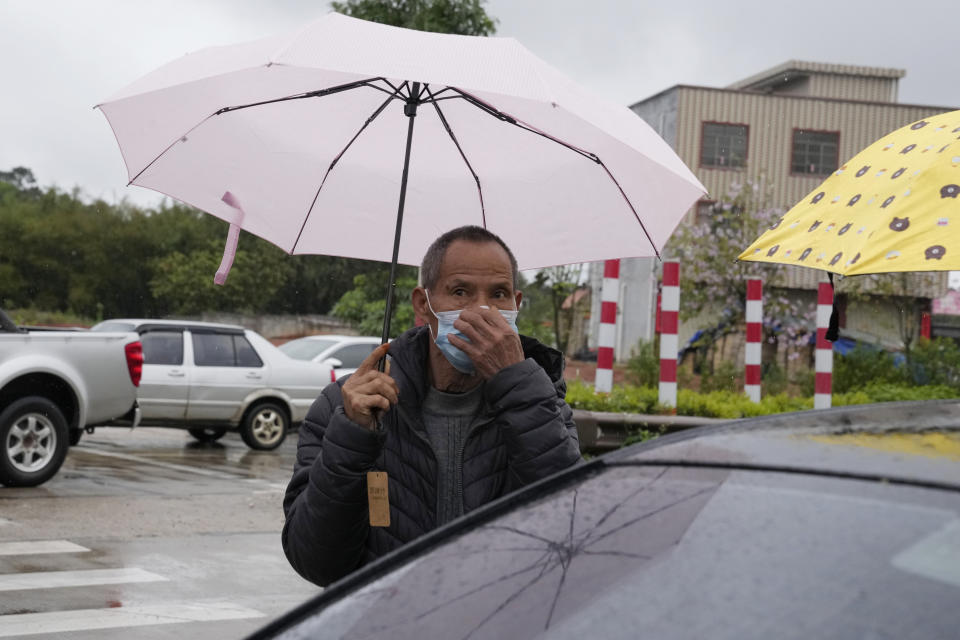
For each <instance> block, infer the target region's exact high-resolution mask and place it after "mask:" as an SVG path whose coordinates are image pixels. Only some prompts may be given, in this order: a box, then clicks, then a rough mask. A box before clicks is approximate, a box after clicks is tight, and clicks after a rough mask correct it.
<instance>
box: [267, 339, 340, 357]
mask: <svg viewBox="0 0 960 640" xmlns="http://www.w3.org/2000/svg"><path fill="white" fill-rule="evenodd" d="M335 344H337V341H336V340H316V339H313V338H300V339H298V340H291V341H290V342H285V343H283V344H282V345H280V346H279V347H278V348H279V349H280V351H283V352H284V353H285V354H287V355H288V356H290V357H291V358H294V359H296V360H313V359H314V358H316V357H317V356H318V355H320V354H321V353H323V352H324V351H326V350H327V349H329V348H330V347H332V346H333V345H335Z"/></svg>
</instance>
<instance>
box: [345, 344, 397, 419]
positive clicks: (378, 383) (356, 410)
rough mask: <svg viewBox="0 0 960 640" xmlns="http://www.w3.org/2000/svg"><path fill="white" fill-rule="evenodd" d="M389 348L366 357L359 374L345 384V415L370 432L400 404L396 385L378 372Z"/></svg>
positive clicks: (389, 378) (376, 350)
mask: <svg viewBox="0 0 960 640" xmlns="http://www.w3.org/2000/svg"><path fill="white" fill-rule="evenodd" d="M389 348H390V345H389V344H382V345H380V346H379V347H377V348H376V349H374V350H373V352H372V353H371V354H370V355H369V356H367V359H366V360H364V361H363V362H362V363H361V364H360V366H359V367H357V370H356V371H354V372H353V375H351V376H350V377H349V378H348V379H347V381H346V382H345V383H343V389H341V393H342V394H343V411H344V413H346V414H347V417H348V418H350V420H352V421H353V422H356V423H357V424H359V425H360V426H362V427H366V428H367V429H370V430H371V431H372V430H373V429H374V428H375V427H376V426H377V415H378V414H382V413H385V412H387V411H389V409H390V407H391V406H393V405H395V404H397V398H398V393H399V392H398V390H397V383H396V382H395V381H394V379H393V378H391V377H390V376H389V375H387V374H386V373H380V372H379V371H378V370H377V362H379V360H380V359H381V358H383V357H384V356H386V355H387V350H388V349H389Z"/></svg>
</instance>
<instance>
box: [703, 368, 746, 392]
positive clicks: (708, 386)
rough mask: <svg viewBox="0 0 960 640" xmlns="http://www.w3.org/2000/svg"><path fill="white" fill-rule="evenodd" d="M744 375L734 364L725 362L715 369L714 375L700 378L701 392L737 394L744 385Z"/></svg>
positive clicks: (706, 374) (709, 374)
mask: <svg viewBox="0 0 960 640" xmlns="http://www.w3.org/2000/svg"><path fill="white" fill-rule="evenodd" d="M742 373H743V372H741V371H740V370H739V369H737V366H736V365H735V364H734V363H732V362H730V361H729V360H724V361H723V362H721V363H720V364H719V365H717V366H716V367H715V368H714V370H713V372H712V373H704V374H703V376H702V377H701V378H700V390H701V391H705V392H710V391H729V392H731V393H736V392H737V390H738V389H740V388H741V385H742V383H743V378H742Z"/></svg>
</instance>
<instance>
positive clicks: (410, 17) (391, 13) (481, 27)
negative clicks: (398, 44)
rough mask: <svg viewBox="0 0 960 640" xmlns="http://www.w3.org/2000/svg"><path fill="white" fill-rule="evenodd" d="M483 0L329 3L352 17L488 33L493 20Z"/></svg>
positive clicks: (351, 0) (429, 28) (421, 27)
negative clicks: (485, 8) (485, 9)
mask: <svg viewBox="0 0 960 640" xmlns="http://www.w3.org/2000/svg"><path fill="white" fill-rule="evenodd" d="M484 3H485V0H346V2H331V3H330V6H331V7H333V10H334V11H337V12H338V13H342V14H344V15H347V16H351V17H354V18H361V19H363V20H370V21H373V22H379V23H381V24H389V25H392V26H394V27H405V28H407V29H417V30H419V31H433V32H435V33H456V34H459V35H464V36H490V35H493V34H494V33H495V32H496V30H497V24H496V20H495V19H493V18H491V17H490V16H488V15H487V12H486V11H484V9H483V5H484Z"/></svg>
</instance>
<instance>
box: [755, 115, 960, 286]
mask: <svg viewBox="0 0 960 640" xmlns="http://www.w3.org/2000/svg"><path fill="white" fill-rule="evenodd" d="M740 259H741V260H753V261H757V262H773V263H780V264H790V265H796V266H801V267H813V268H815V269H822V270H824V271H829V272H832V273H837V274H841V275H857V274H865V273H885V272H889V271H948V270H960V111H952V112H950V113H944V114H940V115H938V116H934V117H931V118H926V119H924V120H920V121H918V122H914V123H913V124H911V125H908V126H906V127H903V128H902V129H898V130H897V131H894V132H893V133H891V134H889V135H887V136H885V137H884V138H881V139H880V140H879V141H878V142H875V143H874V144H872V145H871V146H869V147H867V148H866V149H865V150H863V151H861V152H860V153H859V154H857V155H856V156H854V158H853V159H851V160H850V161H848V162H847V163H846V164H844V165H843V166H842V167H840V168H839V169H838V170H837V171H835V172H834V173H833V175H831V176H830V177H829V178H827V179H826V180H824V181H823V183H822V184H821V185H820V186H819V187H817V188H816V189H814V190H813V191H811V192H810V194H809V195H808V196H807V197H805V198H804V199H803V200H802V201H801V202H799V203H798V204H796V205H795V206H794V207H793V208H792V209H790V211H788V212H787V213H786V215H784V216H783V218H781V219H780V220H779V221H777V222H776V223H774V225H773V226H772V227H771V228H770V229H768V230H767V231H765V232H764V233H763V234H762V235H761V236H760V237H759V238H757V239H756V240H755V241H754V243H753V244H752V245H750V246H749V247H748V248H747V249H746V251H744V252H743V253H742V254H741V255H740Z"/></svg>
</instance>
